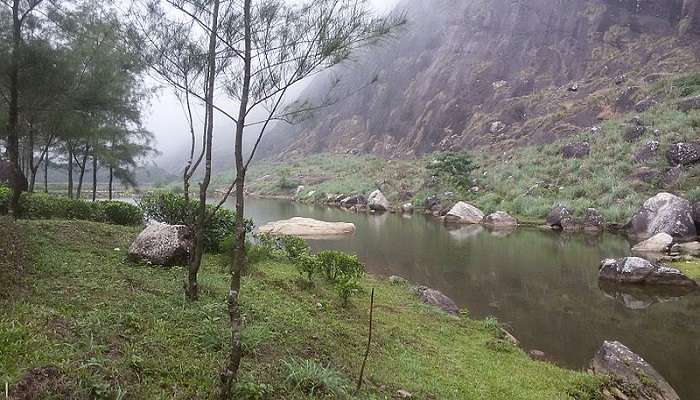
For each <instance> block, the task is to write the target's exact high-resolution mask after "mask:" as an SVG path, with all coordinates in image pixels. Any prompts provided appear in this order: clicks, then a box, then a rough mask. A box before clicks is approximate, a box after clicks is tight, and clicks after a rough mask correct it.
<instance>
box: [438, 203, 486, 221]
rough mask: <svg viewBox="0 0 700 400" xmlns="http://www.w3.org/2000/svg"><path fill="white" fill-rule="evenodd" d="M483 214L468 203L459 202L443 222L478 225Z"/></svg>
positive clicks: (482, 218)
mask: <svg viewBox="0 0 700 400" xmlns="http://www.w3.org/2000/svg"><path fill="white" fill-rule="evenodd" d="M483 220H484V212H483V211H481V210H479V209H478V208H476V207H474V206H473V205H471V204H469V203H465V202H463V201H460V202H459V203H457V204H455V205H454V207H452V209H451V210H450V211H449V212H448V213H447V216H445V221H447V222H453V223H459V224H480V223H481V221H483Z"/></svg>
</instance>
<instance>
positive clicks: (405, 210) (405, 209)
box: [401, 203, 414, 214]
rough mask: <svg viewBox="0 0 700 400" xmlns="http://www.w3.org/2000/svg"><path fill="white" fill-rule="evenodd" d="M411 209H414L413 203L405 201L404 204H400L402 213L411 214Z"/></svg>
mask: <svg viewBox="0 0 700 400" xmlns="http://www.w3.org/2000/svg"><path fill="white" fill-rule="evenodd" d="M413 210H414V207H413V204H411V203H406V204H404V205H402V206H401V211H402V212H403V213H404V214H411V213H413Z"/></svg>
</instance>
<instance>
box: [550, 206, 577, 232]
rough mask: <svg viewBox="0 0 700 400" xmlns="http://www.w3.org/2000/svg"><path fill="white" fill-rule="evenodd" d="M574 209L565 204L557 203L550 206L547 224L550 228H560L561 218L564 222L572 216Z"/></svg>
mask: <svg viewBox="0 0 700 400" xmlns="http://www.w3.org/2000/svg"><path fill="white" fill-rule="evenodd" d="M573 215H574V210H571V209H569V208H567V207H565V206H562V205H558V206H556V207H554V208H552V209H551V210H550V211H549V214H547V219H546V221H547V225H549V226H551V227H552V228H557V229H562V228H563V226H562V220H563V221H564V224H566V222H567V220H569V219H571V218H573Z"/></svg>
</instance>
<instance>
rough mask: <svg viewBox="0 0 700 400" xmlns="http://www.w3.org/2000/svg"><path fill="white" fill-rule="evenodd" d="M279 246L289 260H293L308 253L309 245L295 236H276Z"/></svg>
mask: <svg viewBox="0 0 700 400" xmlns="http://www.w3.org/2000/svg"><path fill="white" fill-rule="evenodd" d="M278 241H279V246H280V247H281V248H282V250H283V251H284V252H285V255H286V256H287V258H289V260H291V261H295V260H297V259H298V258H299V257H301V256H302V255H307V254H309V245H308V244H307V243H306V241H305V240H304V239H302V238H300V237H296V236H280V237H279V238H278Z"/></svg>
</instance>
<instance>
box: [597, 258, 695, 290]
mask: <svg viewBox="0 0 700 400" xmlns="http://www.w3.org/2000/svg"><path fill="white" fill-rule="evenodd" d="M598 277H599V279H601V280H603V281H610V282H617V283H629V284H640V285H660V286H664V285H668V286H679V287H697V283H696V282H695V281H694V280H692V279H690V278H688V277H687V276H685V275H684V274H683V273H682V272H681V271H679V270H677V269H675V268H670V267H667V266H665V265H663V264H659V263H656V262H653V261H649V260H645V259H643V258H639V257H625V258H622V259H619V260H612V259H608V260H603V262H602V264H601V268H600V271H599V273H598Z"/></svg>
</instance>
